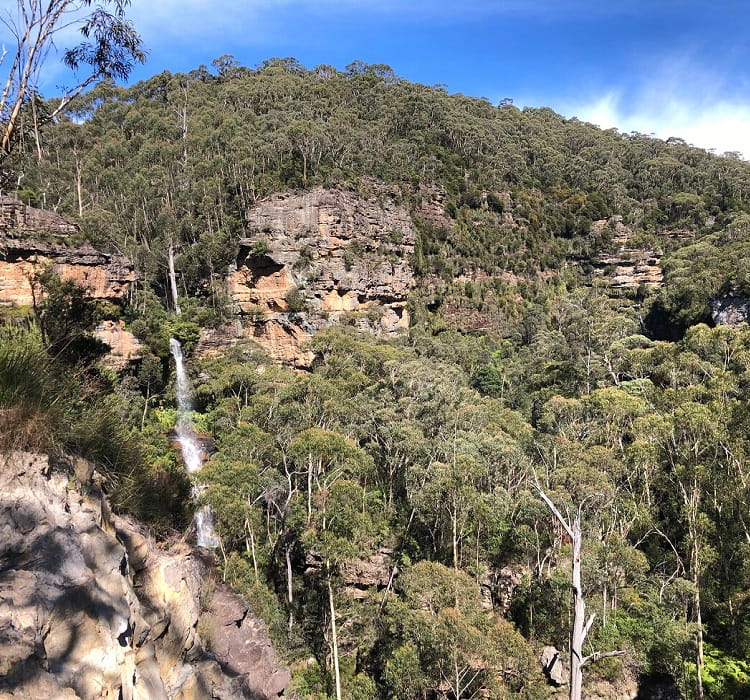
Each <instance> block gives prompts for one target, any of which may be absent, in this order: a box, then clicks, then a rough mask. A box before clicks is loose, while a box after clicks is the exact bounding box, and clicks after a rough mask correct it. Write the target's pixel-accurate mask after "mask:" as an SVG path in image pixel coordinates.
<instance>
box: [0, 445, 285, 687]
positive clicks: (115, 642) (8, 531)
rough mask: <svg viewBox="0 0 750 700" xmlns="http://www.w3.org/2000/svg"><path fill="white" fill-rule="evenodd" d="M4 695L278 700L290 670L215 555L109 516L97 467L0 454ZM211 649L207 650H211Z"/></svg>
mask: <svg viewBox="0 0 750 700" xmlns="http://www.w3.org/2000/svg"><path fill="white" fill-rule="evenodd" d="M0 467H1V469H0V494H1V495H0V500H1V501H2V507H1V508H0V638H1V639H2V645H0V698H46V697H49V698H71V699H73V698H83V699H88V698H112V700H115V699H117V698H123V700H139V699H140V700H145V699H148V700H161V699H164V700H167V699H172V698H175V699H180V700H188V699H192V698H195V699H196V700H198V699H199V698H200V699H202V698H210V697H215V698H227V699H230V698H272V697H279V696H281V695H283V692H284V688H285V686H286V685H287V683H288V681H289V673H288V671H287V669H286V668H284V667H283V666H281V665H280V664H279V662H278V660H277V658H276V655H275V653H274V651H273V648H272V647H271V644H270V641H269V639H268V637H267V635H266V633H265V628H264V626H263V624H262V623H261V622H260V621H258V620H256V619H254V618H253V617H252V616H251V615H249V614H248V611H247V607H246V606H245V604H244V603H243V602H242V600H241V599H240V598H239V597H238V596H236V595H235V594H233V593H232V592H231V591H230V590H229V589H227V588H226V587H224V586H223V585H221V584H214V583H213V579H212V570H211V567H210V566H209V565H208V563H207V562H206V561H205V557H206V556H210V555H207V553H205V552H203V554H201V552H202V550H192V549H191V548H189V547H187V546H186V545H182V547H181V548H177V549H173V550H171V551H162V550H160V549H158V548H157V547H156V545H155V543H154V542H153V540H151V539H150V538H149V537H148V535H147V534H146V533H145V532H144V530H143V528H142V526H139V525H138V523H136V522H135V521H133V520H132V519H128V518H117V517H113V516H112V514H111V513H110V511H109V508H108V505H107V501H106V499H105V498H103V496H102V494H101V490H100V489H99V488H98V486H96V481H97V477H96V474H95V473H94V472H93V466H92V465H90V464H89V463H87V462H84V461H83V460H77V461H76V463H75V464H74V468H75V469H74V470H75V473H76V475H77V477H78V479H82V480H84V481H85V480H87V479H88V478H89V477H90V476H91V475H92V473H93V481H92V482H90V483H89V485H88V486H83V487H80V489H79V488H75V482H74V480H73V479H72V477H71V476H70V468H69V465H65V466H64V467H63V466H62V465H59V466H53V465H51V464H50V461H49V459H48V458H47V457H46V456H40V455H33V454H28V453H10V454H5V455H2V456H0ZM208 649H212V650H213V651H212V653H209V651H207V650H208Z"/></svg>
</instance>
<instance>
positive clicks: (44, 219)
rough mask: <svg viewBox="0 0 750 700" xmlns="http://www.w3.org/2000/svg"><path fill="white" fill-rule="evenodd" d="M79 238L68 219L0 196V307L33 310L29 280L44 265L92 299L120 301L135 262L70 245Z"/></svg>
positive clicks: (84, 245) (130, 279)
mask: <svg viewBox="0 0 750 700" xmlns="http://www.w3.org/2000/svg"><path fill="white" fill-rule="evenodd" d="M77 236H80V230H79V228H78V226H77V225H76V224H75V223H73V222H72V221H70V220H68V219H66V218H64V217H62V216H59V215H57V214H54V213H53V212H48V211H44V210H41V209H35V208H33V207H29V206H26V205H25V204H23V203H22V202H19V201H17V200H15V199H13V198H10V197H7V196H2V197H0V306H31V305H32V304H33V302H34V289H33V286H32V284H33V282H32V281H33V279H34V277H35V276H36V275H38V274H39V272H41V271H42V270H43V269H44V268H46V267H52V268H53V269H54V270H55V271H56V272H57V273H58V274H59V275H60V276H61V277H62V278H64V279H73V280H75V281H77V282H79V283H80V284H82V285H83V286H85V287H86V288H87V289H88V290H89V293H90V295H91V297H92V298H94V299H108V300H114V299H119V298H121V297H122V296H123V295H124V294H125V293H126V292H127V290H128V288H129V287H130V285H131V283H132V282H133V281H134V280H135V271H134V268H133V264H132V263H131V262H130V261H129V260H128V259H127V258H125V257H124V256H121V255H110V254H108V253H103V252H101V251H99V250H97V249H95V248H93V247H92V246H91V245H90V244H88V243H80V244H73V243H71V238H75V237H77Z"/></svg>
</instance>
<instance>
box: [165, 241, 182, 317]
mask: <svg viewBox="0 0 750 700" xmlns="http://www.w3.org/2000/svg"><path fill="white" fill-rule="evenodd" d="M167 265H168V266H169V287H170V289H171V290H172V300H173V301H174V312H175V314H177V316H180V315H181V314H182V309H180V304H179V302H178V301H177V275H176V274H175V271H174V245H172V241H169V250H168V251H167Z"/></svg>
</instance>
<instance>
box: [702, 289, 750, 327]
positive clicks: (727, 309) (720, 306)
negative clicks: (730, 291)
mask: <svg viewBox="0 0 750 700" xmlns="http://www.w3.org/2000/svg"><path fill="white" fill-rule="evenodd" d="M709 308H710V309H711V318H712V319H713V321H714V323H715V324H716V325H717V326H731V327H732V328H737V327H738V326H740V325H741V324H743V323H748V322H750V299H748V298H746V297H721V298H718V299H712V300H711V301H710V302H709Z"/></svg>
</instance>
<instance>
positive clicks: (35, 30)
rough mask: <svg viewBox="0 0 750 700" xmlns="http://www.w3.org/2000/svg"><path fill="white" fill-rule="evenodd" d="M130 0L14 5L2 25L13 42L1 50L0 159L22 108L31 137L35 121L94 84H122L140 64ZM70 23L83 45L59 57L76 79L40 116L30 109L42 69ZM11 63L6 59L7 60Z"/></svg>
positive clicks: (29, 0) (35, 0) (22, 1)
mask: <svg viewBox="0 0 750 700" xmlns="http://www.w3.org/2000/svg"><path fill="white" fill-rule="evenodd" d="M129 4H130V0H104V2H99V3H96V4H94V2H93V0H51V1H49V2H48V1H43V0H17V2H16V7H15V10H9V11H7V13H6V14H5V16H4V17H2V22H3V24H4V25H5V28H6V30H7V31H9V32H10V34H11V36H12V38H13V44H14V46H13V47H12V48H11V51H7V50H5V49H4V51H3V57H2V64H3V65H2V66H0V68H2V73H3V74H4V75H5V81H4V84H3V89H2V94H1V95H0V120H1V121H2V123H1V127H2V141H1V142H0V147H1V149H2V151H1V153H2V156H1V157H3V158H4V157H5V156H7V155H8V154H9V153H10V151H11V150H12V148H13V140H14V137H15V136H16V134H17V130H18V129H17V127H18V125H19V119H20V117H21V113H22V110H23V108H24V107H25V106H27V105H28V106H30V108H31V112H32V124H33V128H34V131H35V136H37V137H38V128H39V125H40V121H42V120H43V121H50V120H52V119H54V118H55V117H56V116H57V115H58V114H59V113H60V112H61V111H62V110H63V109H65V107H67V105H68V104H69V103H70V101H71V100H72V99H73V98H75V97H76V96H77V95H80V94H81V93H82V92H83V91H84V90H85V89H86V88H87V87H89V86H90V85H92V84H93V83H95V82H97V81H99V80H117V79H125V78H127V77H128V76H129V75H130V72H131V70H132V69H133V66H134V64H135V63H142V62H143V61H145V58H146V54H145V52H144V50H143V46H142V42H141V39H140V37H139V36H138V34H137V33H136V31H135V29H134V28H133V26H132V24H131V23H130V22H128V20H127V19H126V17H125V11H126V8H127V6H128V5H129ZM71 24H73V25H74V26H76V27H77V28H78V30H79V32H80V34H81V37H82V39H83V40H82V41H81V43H79V44H78V45H76V46H73V47H71V48H68V49H66V50H65V51H64V53H63V62H64V63H65V65H66V66H67V67H68V68H69V69H71V70H72V71H73V72H74V74H75V80H74V84H73V85H71V86H69V87H66V88H65V89H64V91H63V94H62V95H61V96H60V99H59V101H58V102H57V105H56V106H55V107H54V108H53V109H52V110H51V111H50V112H48V113H46V114H44V115H40V114H39V113H38V111H37V108H36V106H35V101H34V100H35V97H36V95H37V93H38V83H39V79H40V75H41V72H42V68H43V66H44V64H45V61H46V60H47V59H48V55H49V52H50V50H51V49H52V48H53V47H54V45H55V39H56V37H57V36H58V35H60V33H61V32H62V31H63V30H66V29H68V28H69V27H70V25H71ZM8 59H10V60H8Z"/></svg>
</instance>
